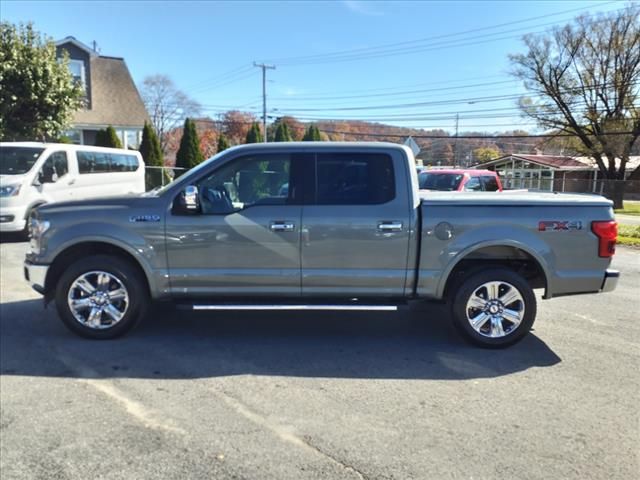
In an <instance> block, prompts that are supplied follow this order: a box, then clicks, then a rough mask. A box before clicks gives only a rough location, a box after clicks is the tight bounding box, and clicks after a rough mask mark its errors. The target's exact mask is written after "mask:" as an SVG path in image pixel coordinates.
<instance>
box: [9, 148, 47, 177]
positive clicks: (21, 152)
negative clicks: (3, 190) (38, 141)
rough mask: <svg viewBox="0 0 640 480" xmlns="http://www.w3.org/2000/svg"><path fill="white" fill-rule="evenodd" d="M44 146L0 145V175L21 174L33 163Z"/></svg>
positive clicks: (29, 168)
mask: <svg viewBox="0 0 640 480" xmlns="http://www.w3.org/2000/svg"><path fill="white" fill-rule="evenodd" d="M42 152H44V148H31V147H10V146H2V147H0V175H22V174H23V173H27V172H28V171H29V170H31V168H32V167H33V166H34V165H35V163H36V161H37V160H38V158H39V157H40V155H41V154H42Z"/></svg>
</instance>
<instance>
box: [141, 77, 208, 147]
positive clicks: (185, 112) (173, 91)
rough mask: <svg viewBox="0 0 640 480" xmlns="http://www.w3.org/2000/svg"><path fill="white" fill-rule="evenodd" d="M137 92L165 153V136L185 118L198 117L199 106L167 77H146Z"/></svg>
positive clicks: (166, 139)
mask: <svg viewBox="0 0 640 480" xmlns="http://www.w3.org/2000/svg"><path fill="white" fill-rule="evenodd" d="M139 90H140V95H141V97H142V101H143V102H144V105H145V107H146V109H147V112H149V115H150V116H151V123H152V124H153V128H155V130H156V134H157V135H158V139H159V140H160V147H161V148H162V151H163V152H164V153H167V142H168V140H169V139H168V138H167V134H168V133H169V132H170V131H171V130H173V129H175V128H177V127H179V126H180V125H181V124H182V123H183V122H184V121H185V118H186V117H194V116H198V115H200V111H201V107H200V104H199V103H198V102H196V101H195V100H193V99H192V98H190V97H189V96H188V95H187V94H186V93H184V92H183V91H181V90H179V89H178V88H177V87H176V85H175V84H174V83H173V80H171V78H170V77H169V76H167V75H151V76H148V77H146V78H145V79H144V81H143V82H142V85H141V86H140V87H139Z"/></svg>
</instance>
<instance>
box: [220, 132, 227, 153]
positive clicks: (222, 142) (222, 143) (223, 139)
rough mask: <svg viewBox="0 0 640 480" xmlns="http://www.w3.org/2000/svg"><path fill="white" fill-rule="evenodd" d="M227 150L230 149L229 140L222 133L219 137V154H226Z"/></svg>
mask: <svg viewBox="0 0 640 480" xmlns="http://www.w3.org/2000/svg"><path fill="white" fill-rule="evenodd" d="M227 148H229V140H227V137H226V135H225V134H224V133H220V135H219V136H218V149H217V151H218V153H220V152H224V151H225V150H226V149H227Z"/></svg>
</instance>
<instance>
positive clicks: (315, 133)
mask: <svg viewBox="0 0 640 480" xmlns="http://www.w3.org/2000/svg"><path fill="white" fill-rule="evenodd" d="M302 140H303V141H305V142H319V141H321V140H322V136H321V135H320V130H318V127H316V126H315V125H314V124H313V123H312V124H311V125H309V128H307V131H306V132H305V133H304V137H302Z"/></svg>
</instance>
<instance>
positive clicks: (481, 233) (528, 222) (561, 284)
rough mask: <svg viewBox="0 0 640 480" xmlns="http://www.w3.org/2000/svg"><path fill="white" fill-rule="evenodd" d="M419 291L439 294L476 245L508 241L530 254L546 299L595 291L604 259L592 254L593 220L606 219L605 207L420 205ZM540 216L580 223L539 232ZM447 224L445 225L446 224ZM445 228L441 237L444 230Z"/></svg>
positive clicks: (594, 249) (595, 250)
mask: <svg viewBox="0 0 640 480" xmlns="http://www.w3.org/2000/svg"><path fill="white" fill-rule="evenodd" d="M421 208H422V232H421V251H420V261H419V266H418V284H417V289H416V293H417V294H418V295H419V296H426V297H433V298H442V296H443V293H444V289H445V286H446V282H447V279H448V276H449V274H450V273H451V271H452V270H453V269H454V268H455V266H456V264H457V263H458V262H460V261H461V260H463V259H464V258H465V257H467V256H468V255H469V254H470V253H472V252H474V251H477V250H478V249H481V248H484V247H489V246H511V247H516V248H519V249H521V250H523V251H525V252H527V253H528V254H529V255H531V256H532V257H533V258H534V259H535V260H536V261H537V262H538V263H539V265H540V266H541V267H542V269H543V271H544V273H545V277H546V283H547V287H546V293H545V297H546V298H551V297H553V296H558V295H565V294H571V293H586V292H596V291H598V290H599V289H600V288H601V286H602V281H603V276H604V271H605V269H606V268H607V267H608V266H609V264H610V259H608V258H600V257H598V239H597V237H596V236H595V235H594V234H593V233H592V232H591V222H592V221H594V220H611V219H613V211H612V209H611V207H609V206H576V205H566V206H561V205H529V206H528V205H513V206H507V205H464V204H461V205H455V204H452V205H444V204H441V205H435V204H431V205H430V204H428V203H426V204H423V205H422V207H421ZM540 221H574V222H580V224H581V228H580V229H576V230H558V231H552V230H549V231H544V232H543V231H539V230H538V224H539V222H540ZM447 225H448V226H449V227H447ZM446 230H450V231H451V237H450V238H448V239H447V238H446V235H444V234H443V232H444V231H446Z"/></svg>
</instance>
